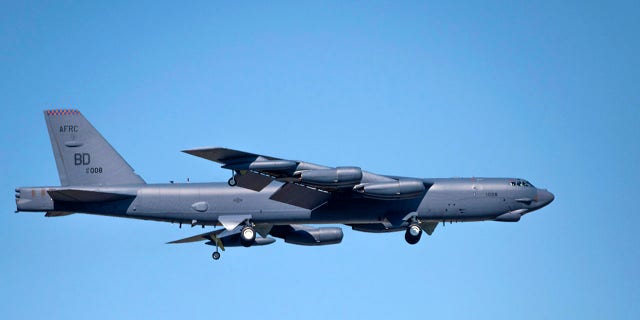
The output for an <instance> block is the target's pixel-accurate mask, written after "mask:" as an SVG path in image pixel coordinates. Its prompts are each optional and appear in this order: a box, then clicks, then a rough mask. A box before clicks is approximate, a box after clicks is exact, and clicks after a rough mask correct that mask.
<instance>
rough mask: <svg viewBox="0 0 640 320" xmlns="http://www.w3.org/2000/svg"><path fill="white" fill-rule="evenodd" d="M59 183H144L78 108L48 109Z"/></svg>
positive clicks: (50, 135) (45, 114)
mask: <svg viewBox="0 0 640 320" xmlns="http://www.w3.org/2000/svg"><path fill="white" fill-rule="evenodd" d="M44 118H45V120H46V122H47V128H48V129H49V138H51V146H52V148H53V155H54V157H55V158H56V165H57V166H58V174H59V175H60V183H61V184H62V185H63V186H70V185H114V184H144V183H145V182H144V180H142V178H141V177H140V176H138V175H137V174H135V173H134V172H133V168H131V166H129V164H128V163H127V162H126V161H124V159H122V157H121V156H120V155H119V154H118V152H116V150H114V149H113V147H112V146H111V145H110V144H109V142H107V140H105V139H104V138H103V137H102V135H101V134H100V133H99V132H98V131H97V130H96V129H95V128H94V127H93V126H92V125H91V123H89V121H87V119H85V117H84V116H83V115H82V114H80V111H78V110H46V111H45V112H44Z"/></svg>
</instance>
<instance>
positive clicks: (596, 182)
mask: <svg viewBox="0 0 640 320" xmlns="http://www.w3.org/2000/svg"><path fill="white" fill-rule="evenodd" d="M639 31H640V4H639V3H638V1H628V2H619V1H602V2H585V1H561V2H560V3H559V2H558V1H539V2H535V3H520V2H514V1H504V2H497V3H488V2H487V1H473V2H466V3H449V2H448V1H445V4H442V3H430V2H418V3H414V2H398V1H389V2H382V1H380V2H375V3H372V2H368V1H366V2H346V1H336V2H311V3H300V2H298V1H293V2H272V1H268V2H262V1H261V2H256V3H247V2H238V1H221V2H213V1H204V2H201V3H191V4H182V3H177V2H169V3H164V2H157V1H149V2H137V3H136V4H130V3H129V1H123V2H119V1H109V2H104V3H95V2H92V1H89V2H87V1H58V2H49V1H47V2H44V3H38V2H29V3H23V2H22V1H7V2H4V3H3V4H2V5H1V10H0V105H1V108H2V110H3V117H2V119H3V120H4V121H3V125H2V126H1V127H0V130H1V135H0V143H1V147H2V148H1V149H0V150H2V151H0V161H1V162H0V163H1V164H2V165H1V166H0V172H1V173H2V176H1V177H0V178H1V179H0V186H1V188H0V190H2V195H3V196H2V200H0V206H1V214H0V259H1V260H0V274H1V275H2V276H1V279H2V280H1V282H0V318H2V319H20V318H26V319H29V318H31V319H33V318H43V317H46V318H50V319H68V318H81V319H85V318H89V317H90V318H92V319H114V318H125V319H126V318H128V319H134V318H141V317H142V318H156V319H162V318H177V317H182V318H188V319H213V318H217V319H233V318H237V317H246V316H247V315H250V317H252V318H261V319H283V318H285V319H286V318H295V319H299V318H301V317H304V318H308V319H325V318H329V317H331V318H361V319H364V318H374V319H390V318H392V319H400V318H428V319H437V318H462V319H465V318H467V319H469V318H473V319H512V318H516V319H552V318H555V319H567V318H569V319H585V318H586V319H603V318H608V319H638V318H640V307H639V304H638V302H639V301H640V278H639V277H638V270H640V249H639V248H640V247H639V245H638V244H639V239H638V235H637V234H638V231H637V230H638V225H639V223H640V218H639V216H640V213H639V212H638V208H637V207H638V205H637V203H638V202H637V201H638V199H639V197H638V187H637V185H638V181H639V180H640V174H639V170H638V167H637V165H638V160H639V159H640V152H639V151H640V150H639V142H638V141H639V140H640V129H639V128H638V125H639V123H640V111H639V108H640V87H639V85H638V84H639V83H640V41H639V37H638V32H639ZM51 107H54V108H67V107H72V108H78V109H80V110H81V111H82V112H83V113H84V114H85V115H86V116H87V117H88V118H89V120H90V121H92V122H93V124H94V125H95V126H96V127H97V128H98V130H100V131H101V132H102V133H103V135H104V136H105V137H106V138H107V139H108V140H109V141H110V142H111V143H112V144H113V145H114V147H115V148H116V149H117V150H118V151H119V152H120V153H121V154H122V155H123V156H124V157H125V158H126V159H127V160H128V161H129V163H130V164H131V165H132V166H133V167H134V168H135V169H136V171H137V172H138V173H140V174H141V175H142V176H143V177H144V178H145V179H146V180H147V181H148V182H167V181H169V180H176V181H181V180H186V178H187V177H189V178H191V181H223V180H226V179H227V178H228V175H229V173H228V172H227V171H225V170H222V169H220V168H219V167H218V166H216V165H215V164H213V163H209V162H207V161H204V160H202V159H198V158H195V157H191V156H189V155H186V154H183V153H180V152H179V151H180V150H183V149H187V148H192V147H199V146H215V145H219V146H226V147H231V148H237V149H241V150H247V151H253V152H257V153H264V154H269V155H274V156H278V157H283V158H293V159H302V160H306V161H311V162H315V163H321V164H326V165H358V166H361V167H363V168H365V169H367V170H370V171H373V172H377V173H383V174H397V175H407V176H418V177H452V176H497V177H522V178H526V179H529V180H530V181H531V182H532V183H533V184H535V185H536V186H540V187H547V188H549V189H550V190H551V191H553V192H554V193H555V195H556V200H555V202H554V203H553V204H551V205H550V206H549V207H547V208H545V209H543V210H541V211H539V212H535V213H533V214H530V215H527V216H526V217H525V218H524V219H522V220H521V221H520V222H519V223H515V224H509V223H498V222H483V223H466V224H454V225H451V226H450V225H447V226H446V227H444V228H442V226H439V227H438V229H436V232H435V233H434V235H433V236H431V237H429V238H423V239H422V241H421V242H420V243H419V244H418V245H416V246H409V245H407V244H406V243H405V242H404V239H403V235H402V234H401V233H397V234H384V235H372V234H366V233H358V232H354V231H351V230H350V229H348V228H344V231H345V238H344V241H343V243H342V244H341V245H337V246H327V247H317V248H313V247H312V248H309V247H300V246H293V245H287V244H284V243H283V242H281V241H278V242H277V243H276V244H275V245H272V246H268V247H261V248H249V249H244V248H238V249H233V250H228V251H227V252H225V253H224V255H223V258H222V260H220V261H219V262H217V263H214V262H213V261H212V260H211V258H210V253H211V251H212V250H211V248H210V247H208V246H205V245H203V244H185V245H180V246H178V245H175V246H169V245H165V244H164V243H165V242H166V241H170V240H175V239H178V238H182V237H187V236H190V235H193V234H196V233H199V232H202V230H201V229H200V228H194V229H190V228H182V229H178V227H177V226H176V225H171V224H164V223H156V222H144V221H136V220H124V219H115V218H106V217H98V216H88V215H73V216H69V217H62V218H44V217H43V214H37V213H24V214H14V213H13V211H14V210H15V204H14V200H13V189H14V188H15V187H17V186H28V185H57V184H58V183H59V181H58V175H57V172H56V167H55V163H54V160H53V156H52V153H51V147H50V144H49V138H48V136H47V132H46V128H45V124H44V121H43V116H42V110H44V109H48V108H51Z"/></svg>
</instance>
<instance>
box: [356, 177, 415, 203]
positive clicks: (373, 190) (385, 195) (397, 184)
mask: <svg viewBox="0 0 640 320" xmlns="http://www.w3.org/2000/svg"><path fill="white" fill-rule="evenodd" d="M353 190H354V191H355V192H358V193H360V194H362V195H363V196H365V197H367V198H373V199H410V198H415V197H418V196H420V195H421V194H422V193H423V192H424V191H425V190H426V188H425V186H424V183H423V182H422V181H420V180H411V179H400V180H397V181H392V182H376V183H363V184H359V185H357V186H355V187H353Z"/></svg>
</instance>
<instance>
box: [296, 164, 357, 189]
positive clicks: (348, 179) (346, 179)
mask: <svg viewBox="0 0 640 320" xmlns="http://www.w3.org/2000/svg"><path fill="white" fill-rule="evenodd" d="M296 177H298V178H299V179H300V182H302V183H305V184H308V185H313V186H320V187H336V188H340V187H353V186H354V185H356V184H358V183H360V181H362V169H360V168H358V167H337V168H335V169H317V170H306V171H301V172H298V173H296Z"/></svg>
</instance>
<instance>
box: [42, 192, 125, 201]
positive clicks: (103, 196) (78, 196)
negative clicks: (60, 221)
mask: <svg viewBox="0 0 640 320" xmlns="http://www.w3.org/2000/svg"><path fill="white" fill-rule="evenodd" d="M47 192H48V193H49V195H50V196H51V199H53V200H54V201H61V202H106V201H115V200H124V199H132V198H135V197H136V196H135V195H132V194H122V193H111V192H100V191H89V190H77V189H63V190H49V191H47Z"/></svg>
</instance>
